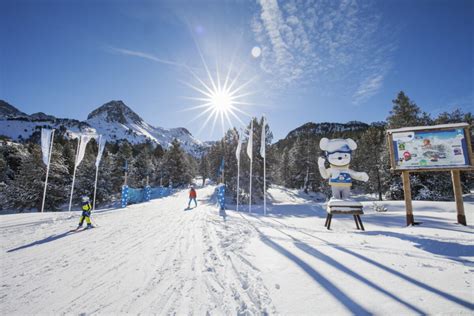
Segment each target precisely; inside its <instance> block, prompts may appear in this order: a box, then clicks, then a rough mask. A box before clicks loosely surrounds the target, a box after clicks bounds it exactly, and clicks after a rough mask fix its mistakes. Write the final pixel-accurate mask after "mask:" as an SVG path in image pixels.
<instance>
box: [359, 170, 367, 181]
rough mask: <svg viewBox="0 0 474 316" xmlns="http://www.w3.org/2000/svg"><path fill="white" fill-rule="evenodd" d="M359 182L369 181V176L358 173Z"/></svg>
mask: <svg viewBox="0 0 474 316" xmlns="http://www.w3.org/2000/svg"><path fill="white" fill-rule="evenodd" d="M360 181H364V182H367V181H369V175H368V174H367V173H365V172H361V173H360Z"/></svg>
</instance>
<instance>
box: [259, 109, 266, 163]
mask: <svg viewBox="0 0 474 316" xmlns="http://www.w3.org/2000/svg"><path fill="white" fill-rule="evenodd" d="M266 124H267V121H266V119H265V116H264V117H263V123H262V143H261V144H260V156H262V158H265V143H266V142H265V136H266V135H265V125H266Z"/></svg>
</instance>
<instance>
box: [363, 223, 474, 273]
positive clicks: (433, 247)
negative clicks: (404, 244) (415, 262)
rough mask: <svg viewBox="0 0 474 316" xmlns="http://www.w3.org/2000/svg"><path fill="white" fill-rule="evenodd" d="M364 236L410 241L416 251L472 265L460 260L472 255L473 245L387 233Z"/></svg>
mask: <svg viewBox="0 0 474 316" xmlns="http://www.w3.org/2000/svg"><path fill="white" fill-rule="evenodd" d="M364 235H371V236H378V235H382V236H387V237H393V238H398V239H401V240H406V241H410V242H412V243H414V244H415V245H414V246H415V247H416V248H418V249H421V250H424V251H427V252H430V253H432V254H435V255H439V256H443V257H445V258H448V259H451V260H454V261H458V262H460V263H463V264H468V265H474V262H473V261H470V260H466V259H463V258H461V257H467V256H473V255H474V246H473V245H463V244H460V243H458V242H448V241H441V240H436V239H431V238H428V237H419V236H416V235H406V234H400V233H396V232H389V231H370V232H365V233H364Z"/></svg>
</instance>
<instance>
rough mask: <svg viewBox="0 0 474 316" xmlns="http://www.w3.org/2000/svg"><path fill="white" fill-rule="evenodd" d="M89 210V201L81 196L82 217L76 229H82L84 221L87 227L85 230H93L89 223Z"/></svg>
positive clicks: (86, 197) (90, 206) (90, 207)
mask: <svg viewBox="0 0 474 316" xmlns="http://www.w3.org/2000/svg"><path fill="white" fill-rule="evenodd" d="M91 210H92V205H91V202H90V200H89V197H88V196H83V197H82V215H81V219H80V221H79V225H78V226H77V229H79V228H81V227H82V224H83V223H84V220H86V223H87V227H86V228H85V229H89V228H93V227H94V226H92V223H91Z"/></svg>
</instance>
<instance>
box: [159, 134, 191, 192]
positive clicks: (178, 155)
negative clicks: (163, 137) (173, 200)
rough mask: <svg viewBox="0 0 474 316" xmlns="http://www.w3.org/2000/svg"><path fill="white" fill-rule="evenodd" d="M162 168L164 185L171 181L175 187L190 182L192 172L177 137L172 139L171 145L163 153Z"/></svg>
mask: <svg viewBox="0 0 474 316" xmlns="http://www.w3.org/2000/svg"><path fill="white" fill-rule="evenodd" d="M163 169H164V170H165V175H166V180H165V181H166V184H165V185H169V184H170V183H171V184H172V185H173V186H174V187H177V186H180V185H184V184H187V183H190V182H191V180H192V173H191V170H190V168H189V166H188V165H187V161H186V158H185V153H184V151H183V150H182V148H181V145H180V143H179V141H178V140H177V139H174V140H173V142H172V143H171V147H170V148H169V149H168V151H166V153H165V155H164V160H163Z"/></svg>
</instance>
